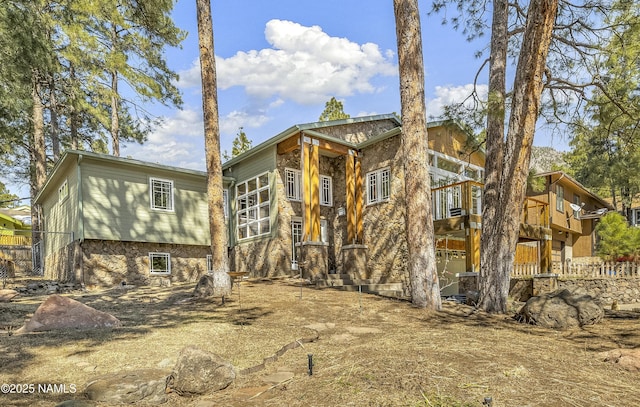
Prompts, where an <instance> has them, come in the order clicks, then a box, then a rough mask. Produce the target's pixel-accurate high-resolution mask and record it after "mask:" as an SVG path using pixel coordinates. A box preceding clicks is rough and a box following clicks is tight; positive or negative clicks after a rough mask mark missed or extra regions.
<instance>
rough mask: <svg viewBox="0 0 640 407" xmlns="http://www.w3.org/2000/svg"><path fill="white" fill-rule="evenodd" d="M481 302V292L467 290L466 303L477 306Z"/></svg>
mask: <svg viewBox="0 0 640 407" xmlns="http://www.w3.org/2000/svg"><path fill="white" fill-rule="evenodd" d="M479 302H480V292H479V291H475V290H469V291H467V292H465V304H467V305H470V306H472V307H475V306H476V305H478V303H479Z"/></svg>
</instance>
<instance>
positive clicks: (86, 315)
mask: <svg viewBox="0 0 640 407" xmlns="http://www.w3.org/2000/svg"><path fill="white" fill-rule="evenodd" d="M118 326H121V324H120V321H119V320H118V319H117V318H116V317H114V316H113V315H111V314H107V313H106V312H102V311H98V310H96V309H94V308H91V307H89V306H87V305H84V304H82V303H81V302H78V301H76V300H73V299H71V298H67V297H62V296H60V295H51V296H49V297H48V298H47V299H46V300H45V301H44V302H43V303H42V304H40V306H39V307H38V309H37V310H36V312H35V313H34V314H33V317H31V319H30V320H29V321H27V323H26V324H25V325H24V326H23V327H22V328H20V329H18V330H17V331H16V332H15V333H17V334H20V333H26V332H35V331H52V330H57V329H69V328H77V329H92V328H113V327H118Z"/></svg>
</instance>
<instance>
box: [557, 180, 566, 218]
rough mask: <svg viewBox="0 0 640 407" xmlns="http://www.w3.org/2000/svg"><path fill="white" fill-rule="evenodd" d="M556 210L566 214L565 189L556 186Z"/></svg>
mask: <svg viewBox="0 0 640 407" xmlns="http://www.w3.org/2000/svg"><path fill="white" fill-rule="evenodd" d="M556 210H557V211H560V212H564V187H563V186H561V185H556Z"/></svg>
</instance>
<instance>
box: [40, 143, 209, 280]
mask: <svg viewBox="0 0 640 407" xmlns="http://www.w3.org/2000/svg"><path fill="white" fill-rule="evenodd" d="M35 203H36V204H41V205H42V208H43V225H44V227H43V229H44V236H43V238H44V239H43V243H41V244H43V245H44V247H43V250H42V252H43V253H44V258H45V260H44V266H45V276H46V277H48V278H54V279H59V280H71V281H76V282H79V283H84V284H87V285H112V284H120V283H123V282H127V283H145V282H149V281H150V280H151V279H156V278H166V279H171V280H181V281H193V280H196V279H197V278H198V277H199V276H200V275H202V274H204V273H206V271H207V256H208V255H209V254H210V252H211V250H210V247H209V244H210V236H209V223H208V221H207V217H208V208H207V200H206V173H204V172H201V171H194V170H188V169H183V168H175V167H168V166H165V165H160V164H153V163H148V162H142V161H138V160H132V159H128V158H119V157H113V156H109V155H103V154H95V153H90V152H86V151H66V152H65V153H64V155H63V156H62V157H61V158H60V160H59V161H58V162H57V164H56V166H55V168H54V169H53V171H52V172H51V174H50V175H49V177H48V178H47V181H46V183H45V186H44V187H43V189H42V191H41V192H40V193H39V194H38V196H37V197H36V198H35Z"/></svg>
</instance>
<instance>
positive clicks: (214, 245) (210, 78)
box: [196, 0, 231, 296]
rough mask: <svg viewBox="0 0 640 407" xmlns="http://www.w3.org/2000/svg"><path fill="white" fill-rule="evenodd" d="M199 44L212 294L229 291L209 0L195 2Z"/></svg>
mask: <svg viewBox="0 0 640 407" xmlns="http://www.w3.org/2000/svg"><path fill="white" fill-rule="evenodd" d="M196 7H197V14H198V43H199V45H200V69H201V71H202V108H203V113H204V147H205V155H206V162H207V198H208V205H209V231H210V234H211V260H212V261H211V263H212V270H211V271H212V274H211V275H212V277H213V286H214V295H216V296H217V295H222V296H224V295H227V294H228V293H230V292H231V279H230V277H229V275H228V274H227V272H228V271H229V262H228V258H227V256H228V255H227V227H226V224H225V221H224V208H223V185H222V161H221V159H220V125H219V123H218V92H217V80H216V64H215V56H214V49H213V25H212V20H211V3H210V1H209V0H196Z"/></svg>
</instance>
